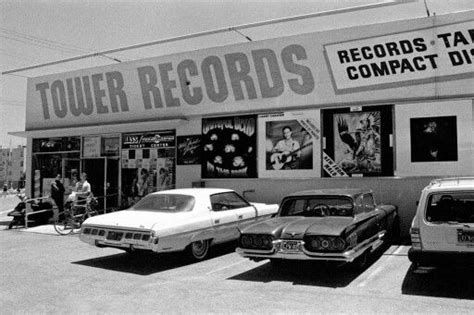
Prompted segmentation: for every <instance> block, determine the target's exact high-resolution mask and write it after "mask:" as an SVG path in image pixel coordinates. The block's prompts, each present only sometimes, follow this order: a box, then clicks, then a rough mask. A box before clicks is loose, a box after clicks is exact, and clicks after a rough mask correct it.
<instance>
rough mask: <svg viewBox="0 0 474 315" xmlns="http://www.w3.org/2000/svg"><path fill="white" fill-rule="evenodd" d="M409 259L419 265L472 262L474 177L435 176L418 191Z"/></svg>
mask: <svg viewBox="0 0 474 315" xmlns="http://www.w3.org/2000/svg"><path fill="white" fill-rule="evenodd" d="M410 235H411V243H412V244H411V248H410V249H409V251H408V258H409V259H410V261H412V262H413V263H415V264H416V265H419V266H427V267H428V266H436V265H442V264H454V263H456V264H457V265H463V264H464V265H471V266H474V263H473V262H474V177H470V178H468V177H464V178H463V177H458V178H444V179H435V180H433V181H431V182H430V184H429V185H428V186H426V187H425V188H424V189H423V190H422V192H421V195H420V199H419V201H418V206H417V210H416V214H415V217H414V218H413V221H412V224H411V228H410Z"/></svg>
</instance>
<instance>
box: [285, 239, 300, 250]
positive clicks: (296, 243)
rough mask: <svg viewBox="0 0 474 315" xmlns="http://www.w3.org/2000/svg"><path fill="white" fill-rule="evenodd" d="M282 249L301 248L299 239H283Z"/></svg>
mask: <svg viewBox="0 0 474 315" xmlns="http://www.w3.org/2000/svg"><path fill="white" fill-rule="evenodd" d="M282 249H283V250H286V251H293V252H297V251H299V250H300V242H299V241H283V244H282Z"/></svg>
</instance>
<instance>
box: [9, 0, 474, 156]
mask: <svg viewBox="0 0 474 315" xmlns="http://www.w3.org/2000/svg"><path fill="white" fill-rule="evenodd" d="M393 2H398V3H397V4H396V5H391V6H386V5H385V6H379V5H380V4H386V3H393ZM399 2H402V3H399ZM425 3H426V5H425ZM358 6H364V8H366V9H364V10H352V11H351V12H346V13H340V14H333V13H328V12H334V10H341V9H343V8H352V7H358ZM367 6H371V8H368V7H367ZM374 6H378V7H377V8H375V7H374ZM465 10H474V1H473V0H398V1H388V0H386V1H383V0H286V1H282V0H281V1H277V0H259V1H252V0H212V1H211V0H207V1H204V0H133V1H132V0H128V1H125V0H88V1H86V0H75V1H73V0H42V1H37V0H28V1H26V0H21V1H20V0H0V71H1V72H5V71H8V70H14V69H19V68H23V67H27V66H33V65H39V64H44V63H48V62H53V61H58V60H62V59H66V58H71V57H76V56H81V55H85V54H89V53H93V52H98V51H104V50H109V49H115V48H120V47H126V46H131V45H135V44H141V43H147V42H152V41H156V40H160V39H165V38H173V37H177V36H183V35H188V34H195V33H200V32H204V31H210V30H218V29H227V28H229V27H232V26H239V25H246V24H250V23H257V22H263V21H269V20H278V19H282V18H288V17H294V16H304V15H308V14H314V13H318V12H321V13H322V14H321V15H320V16H318V17H314V18H307V19H299V20H297V21H292V22H284V23H276V24H272V25H270V26H261V27H255V28H246V29H244V30H241V31H240V33H241V34H239V33H238V32H235V31H229V32H224V33H220V34H217V35H212V36H205V37H198V38H194V39H188V40H184V41H178V42H173V43H168V44H160V45H155V46H150V47H146V48H141V49H134V50H125V51H121V52H118V53H114V54H110V55H107V56H102V57H94V58H87V59H82V60H79V61H74V62H68V63H61V64H58V65H55V66H47V67H42V68H38V69H34V70H27V71H21V72H16V73H13V74H7V75H1V76H0V146H2V147H3V148H8V147H16V146H18V145H24V144H26V140H25V139H24V138H21V137H16V136H11V135H8V132H15V131H24V130H25V108H26V106H27V104H26V83H27V78H29V77H36V76H42V75H47V74H52V73H59V72H66V71H72V70H76V69H83V68H90V67H98V66H102V65H107V64H113V63H116V62H118V61H114V60H113V59H116V60H119V61H121V62H126V61H131V60H138V59H142V58H148V57H156V56H162V55H168V54H172V53H176V52H182V51H192V50H197V49H203V48H209V47H214V46H222V45H230V44H236V43H242V42H246V41H247V39H246V38H245V37H244V36H243V35H245V36H248V37H249V38H251V39H252V40H253V41H257V40H263V39H268V38H274V37H281V36H288V35H295V34H302V33H310V32H317V31H323V30H328V29H335V28H346V27H353V26H357V25H362V24H364V25H365V24H374V23H381V22H388V21H396V20H400V21H402V20H404V19H410V18H423V17H426V16H427V14H428V13H427V11H428V12H429V14H430V15H433V14H436V15H443V14H447V13H451V12H457V11H465ZM473 14H474V11H473Z"/></svg>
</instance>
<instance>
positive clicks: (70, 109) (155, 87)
mask: <svg viewBox="0 0 474 315" xmlns="http://www.w3.org/2000/svg"><path fill="white" fill-rule="evenodd" d="M441 20H443V19H442V18H440V17H437V18H436V19H434V18H428V19H418V20H410V21H407V22H406V23H403V24H400V23H398V24H395V23H391V24H390V23H387V24H381V25H380V27H378V28H373V27H371V28H369V27H367V26H361V27H358V28H351V30H350V32H348V31H347V30H331V31H326V32H317V33H310V34H302V35H297V36H290V37H282V38H275V39H268V40H265V41H258V42H257V41H256V42H249V43H244V44H242V43H241V44H235V45H229V46H219V47H213V48H209V49H203V50H196V51H191V52H185V53H179V54H173V55H168V56H159V57H154V58H149V59H142V60H137V61H131V62H124V63H120V64H113V65H108V66H103V67H96V68H89V69H82V70H77V71H72V72H67V73H59V74H51V75H47V76H42V77H36V78H30V79H28V88H27V104H28V106H27V107H26V110H27V113H26V130H27V131H29V130H39V129H53V128H58V127H71V126H93V125H103V124H117V123H130V122H141V121H154V120H163V119H176V118H185V117H190V116H199V115H214V114H215V113H220V114H221V113H222V114H226V113H230V114H234V113H236V112H246V111H248V110H249V109H251V110H252V111H253V112H256V111H262V112H267V111H268V110H269V109H278V108H279V107H280V106H281V104H285V107H286V108H292V107H301V106H314V105H325V106H330V105H331V104H335V105H338V104H341V103H351V102H352V103H353V102H363V103H367V102H368V101H371V100H372V101H377V102H381V101H384V100H390V101H393V100H394V99H405V98H408V99H416V98H422V97H433V96H434V93H436V96H437V97H443V96H446V95H447V94H449V95H451V94H454V95H456V93H457V91H461V92H462V93H464V94H465V95H472V91H470V90H469V88H468V87H470V86H471V85H472V84H473V83H474V71H473V70H472V68H473V67H472V63H473V61H474V56H473V50H472V46H473V41H474V39H473V37H474V35H473V29H474V25H473V23H474V22H473V21H472V18H471V20H469V18H467V17H466V15H461V16H460V17H459V18H456V16H455V15H452V17H449V19H448V18H445V19H444V20H443V21H444V22H438V21H441ZM466 20H468V22H466ZM433 23H439V24H440V25H441V26H437V27H434V26H433ZM448 23H449V24H448ZM397 29H399V30H403V32H402V31H399V32H398V33H396V30H397ZM368 33H370V34H373V35H372V36H371V37H367V36H369V35H367V34H368ZM384 53H385V55H384ZM372 64H374V66H373V65H372ZM374 67H378V68H376V70H374ZM369 70H370V71H372V72H370V73H374V74H372V75H370V73H369V72H368V71H369ZM439 79H440V80H439ZM448 80H451V82H454V83H451V84H449V83H445V82H449V81H448ZM454 80H456V81H454ZM435 81H436V82H435ZM416 84H419V86H415V85H416ZM404 86H408V88H405V87H404ZM361 90H362V91H368V92H367V93H365V94H364V93H359V92H360V91H361ZM402 91H403V93H401V92H402ZM466 91H467V92H466ZM469 91H470V92H469ZM469 93H470V94H469Z"/></svg>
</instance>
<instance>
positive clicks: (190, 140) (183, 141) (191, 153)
mask: <svg viewBox="0 0 474 315" xmlns="http://www.w3.org/2000/svg"><path fill="white" fill-rule="evenodd" d="M177 155H178V156H177V164H178V165H190V164H201V136H200V135H191V136H178V140H177Z"/></svg>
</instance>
